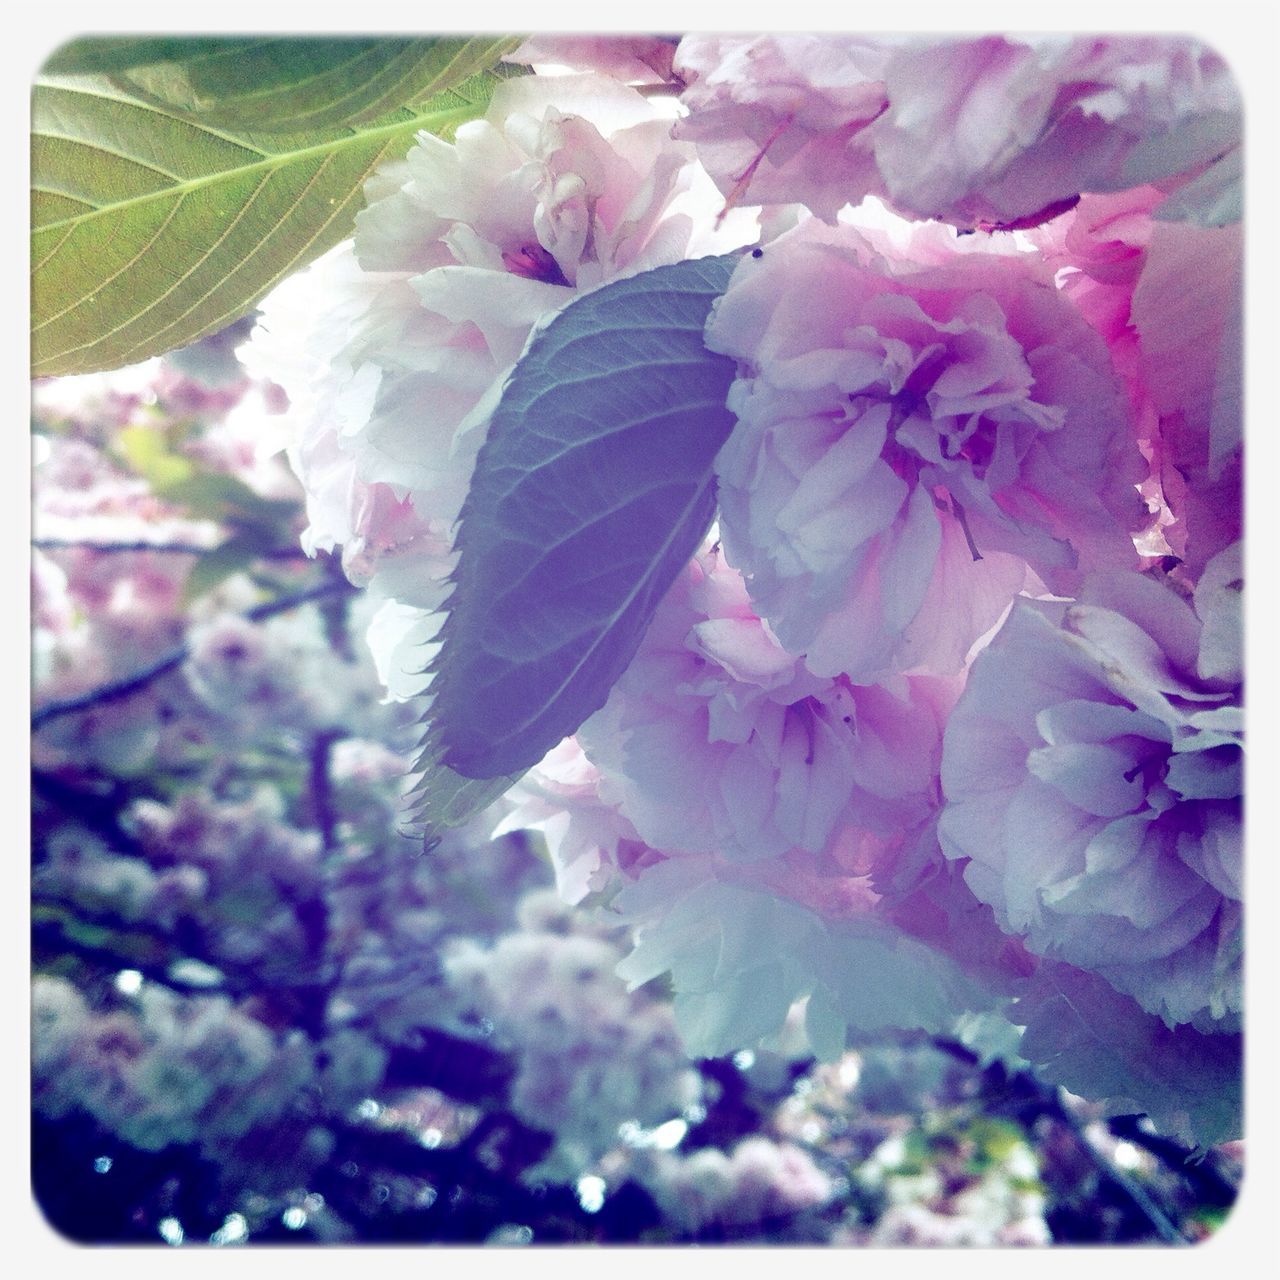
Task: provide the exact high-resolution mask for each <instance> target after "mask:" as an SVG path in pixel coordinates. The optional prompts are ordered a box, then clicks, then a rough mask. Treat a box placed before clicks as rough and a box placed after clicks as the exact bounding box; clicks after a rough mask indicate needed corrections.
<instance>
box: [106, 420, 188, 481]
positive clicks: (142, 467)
mask: <svg viewBox="0 0 1280 1280" xmlns="http://www.w3.org/2000/svg"><path fill="white" fill-rule="evenodd" d="M114 447H115V450H116V452H118V453H119V454H120V456H121V457H122V458H123V459H124V461H125V462H126V463H128V465H129V466H130V467H132V468H133V470H134V471H136V472H137V473H138V475H140V476H141V477H142V478H143V479H144V480H145V481H146V482H147V483H148V484H149V485H150V486H151V487H152V489H163V488H165V487H167V486H171V485H178V484H183V483H185V482H186V481H188V480H190V479H191V478H192V477H193V476H194V475H195V474H196V468H195V464H194V463H193V462H192V461H191V459H190V458H184V457H183V456H182V454H180V453H173V452H172V451H171V450H170V448H169V442H168V440H167V439H166V438H165V435H164V433H163V432H162V431H155V430H153V429H152V428H151V427H124V428H122V429H121V430H119V431H117V432H116V435H115V440H114Z"/></svg>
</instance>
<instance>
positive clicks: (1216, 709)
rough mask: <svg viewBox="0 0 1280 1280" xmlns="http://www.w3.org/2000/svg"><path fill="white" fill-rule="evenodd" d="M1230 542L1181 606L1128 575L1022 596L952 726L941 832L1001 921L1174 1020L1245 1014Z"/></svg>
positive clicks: (977, 667)
mask: <svg viewBox="0 0 1280 1280" xmlns="http://www.w3.org/2000/svg"><path fill="white" fill-rule="evenodd" d="M1241 579H1242V568H1241V562H1240V549H1239V545H1238V544H1236V545H1234V546H1233V547H1231V548H1229V549H1228V550H1227V551H1224V552H1222V553H1220V555H1219V556H1218V557H1216V558H1215V559H1214V560H1213V561H1211V562H1210V564H1209V566H1208V567H1207V568H1206V570H1205V573H1204V576H1203V577H1202V579H1201V582H1200V585H1199V587H1198V589H1197V590H1196V593H1195V595H1194V597H1193V599H1192V600H1191V601H1187V600H1185V599H1183V598H1182V597H1181V596H1180V595H1178V594H1177V593H1176V592H1175V591H1173V590H1172V589H1171V588H1170V587H1168V586H1165V585H1162V584H1161V583H1159V582H1156V581H1154V580H1153V579H1151V578H1149V577H1146V576H1143V575H1139V574H1109V575H1096V576H1093V577H1091V578H1089V579H1088V580H1087V581H1086V583H1085V585H1084V587H1083V589H1082V590H1081V592H1080V595H1079V597H1078V599H1077V600H1076V601H1075V602H1057V601H1031V600H1027V601H1020V602H1019V603H1018V604H1017V605H1016V606H1015V607H1014V610H1013V612H1012V613H1011V615H1010V617H1009V620H1008V621H1007V622H1006V623H1005V625H1004V627H1003V628H1002V629H1001V631H1000V633H999V634H998V635H997V636H996V638H995V639H994V640H993V641H992V643H991V645H990V646H989V648H988V649H987V650H985V651H984V652H983V653H982V654H981V655H980V656H979V657H978V659H977V660H976V661H975V663H974V667H973V671H972V673H971V675H970V678H969V683H968V686H967V688H966V690H965V693H964V695H963V696H962V698H961V699H960V702H959V703H958V705H957V706H956V709H955V711H954V712H953V713H952V716H951V719H950V720H949V722H948V724H947V731H946V738H945V746H944V752H943V764H942V780H943V786H944V789H945V791H946V796H947V805H946V808H945V809H944V811H943V814H942V818H941V821H940V824H939V835H940V837H941V840H942V845H943V849H944V851H945V852H946V853H947V855H948V856H949V857H953V858H968V859H969V862H968V864H967V867H966V870H965V878H966V880H967V881H968V883H969V885H970V886H971V888H972V889H973V891H974V893H976V894H977V896H978V897H979V898H980V899H982V900H983V901H984V902H987V903H990V904H991V905H992V906H993V907H994V908H995V911H996V915H997V918H998V920H999V921H1000V923H1001V926H1002V927H1003V928H1005V929H1006V930H1007V931H1009V932H1012V933H1016V934H1019V935H1021V936H1022V937H1024V938H1025V940H1026V944H1027V946H1028V947H1029V948H1030V949H1031V950H1032V951H1034V952H1038V953H1039V954H1041V955H1046V956H1050V957H1052V958H1054V959H1061V960H1065V961H1067V962H1068V963H1070V964H1074V965H1078V966H1080V967H1081V968H1085V969H1089V970H1092V971H1094V972H1096V973H1098V974H1100V975H1101V976H1102V977H1104V978H1106V979H1107V981H1109V982H1110V983H1111V984H1112V985H1113V986H1114V987H1116V988H1117V989H1118V990H1120V991H1123V992H1126V993H1128V994H1130V995H1132V996H1133V997H1134V998H1135V999H1136V1000H1137V1001H1138V1002H1139V1003H1140V1004H1141V1005H1142V1006H1143V1008H1145V1009H1148V1010H1150V1011H1151V1012H1153V1013H1158V1014H1160V1015H1161V1016H1162V1017H1164V1018H1165V1020H1166V1021H1167V1022H1168V1023H1169V1024H1170V1025H1174V1024H1176V1023H1182V1022H1194V1023H1195V1025H1196V1026H1197V1027H1200V1028H1201V1029H1214V1028H1215V1027H1231V1026H1234V1025H1235V1024H1236V1023H1237V1022H1238V1015H1239V1012H1240V1007H1241V988H1240V951H1241V941H1242V934H1241V909H1240V901H1241V894H1242V887H1243V882H1242V868H1241V833H1240V797H1241V787H1242V720H1241V710H1240V684H1239V682H1240V678H1241V669H1240V648H1239V645H1240V629H1239V625H1240V624H1239V610H1240V589H1241Z"/></svg>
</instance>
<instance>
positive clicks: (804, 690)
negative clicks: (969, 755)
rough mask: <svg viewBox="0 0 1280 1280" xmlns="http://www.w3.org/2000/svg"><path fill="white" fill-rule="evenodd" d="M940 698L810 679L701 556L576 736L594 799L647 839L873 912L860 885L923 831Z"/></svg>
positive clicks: (795, 891)
mask: <svg viewBox="0 0 1280 1280" xmlns="http://www.w3.org/2000/svg"><path fill="white" fill-rule="evenodd" d="M952 697H953V694H952V692H951V689H950V688H949V687H948V686H946V685H944V684H942V683H941V682H937V681H930V680H925V679H919V680H907V681H902V682H900V684H899V685H898V686H897V687H896V688H894V689H889V688H884V687H880V686H867V687H858V686H854V685H851V684H850V683H849V682H848V681H847V680H845V679H829V678H826V677H819V676H815V675H813V674H812V673H811V672H809V671H807V670H806V669H805V667H804V665H803V664H802V663H801V662H800V661H799V660H798V659H797V658H796V657H795V656H794V655H792V654H790V653H788V652H787V651H786V650H784V649H783V648H782V647H781V646H780V645H779V644H778V642H777V640H776V639H775V638H774V637H773V635H772V634H771V632H770V631H769V629H768V627H767V626H766V625H765V624H764V623H762V622H761V621H760V619H759V618H757V617H756V616H755V615H754V614H753V613H752V611H751V605H750V602H749V600H748V599H747V594H746V590H745V588H744V586H743V583H742V580H741V578H740V577H739V575H738V574H736V573H734V572H733V571H732V570H731V569H729V568H728V567H727V565H726V564H725V563H724V560H723V559H722V557H721V556H720V555H719V554H718V553H717V552H715V551H712V552H708V553H706V554H704V555H702V556H699V557H698V558H696V559H695V560H694V562H693V563H692V564H691V565H690V566H689V568H688V570H686V572H685V573H684V574H683V575H682V577H681V578H680V579H679V580H678V581H677V583H676V585H675V586H674V587H673V588H672V590H671V591H670V593H669V594H668V595H667V597H666V598H665V599H664V601H663V603H662V605H661V606H660V607H659V610H658V613H657V615H656V616H655V618H654V620H653V623H652V624H651V626H650V628H649V631H648V632H647V634H646V636H645V639H644V641H643V643H642V645H641V648H640V651H639V653H638V654H637V655H636V657H635V659H634V660H633V661H632V663H631V665H630V667H628V669H627V671H626V672H625V673H624V674H623V676H622V678H621V679H620V680H619V682H618V683H617V685H616V686H615V687H614V689H613V691H612V693H611V694H610V696H609V700H608V702H607V703H606V704H605V706H604V707H603V708H602V709H601V710H600V711H598V712H597V713H596V714H595V715H593V716H592V717H590V718H589V719H588V720H587V722H586V723H585V724H584V725H583V726H582V728H581V730H580V731H579V733H578V735H577V736H578V742H579V743H580V744H581V746H582V748H583V750H584V752H585V753H586V756H587V758H588V759H589V760H590V761H591V763H592V764H593V765H594V766H595V767H596V768H597V769H598V770H599V781H598V784H597V786H598V792H599V795H600V797H601V799H602V800H604V801H605V802H607V803H610V804H613V805H616V807H617V809H618V811H619V813H620V814H621V815H622V817H624V818H625V819H626V820H627V821H629V822H630V823H631V825H632V826H633V827H634V829H635V832H636V834H637V835H638V836H639V838H640V840H641V841H643V842H644V844H646V845H648V846H649V847H650V848H652V849H655V850H660V851H661V852H662V853H663V854H666V855H670V856H675V855H692V854H712V855H715V856H716V858H717V860H719V861H723V862H724V863H726V864H729V865H731V866H737V867H747V868H750V870H751V873H752V874H751V877H750V878H751V879H752V880H753V881H760V882H761V883H765V882H767V883H768V884H769V885H771V886H773V887H775V888H777V890H778V891H779V892H781V893H783V894H785V895H787V896H799V897H800V898H801V899H802V900H804V901H806V902H807V903H808V904H809V905H810V906H813V907H814V908H815V909H818V910H826V911H829V912H830V913H832V914H843V913H846V912H847V911H850V910H853V911H856V910H866V909H867V908H868V907H869V906H870V905H872V903H873V902H874V900H875V894H874V893H872V892H870V890H869V882H868V881H867V877H868V876H869V875H870V874H871V873H872V872H873V871H876V870H880V869H881V868H883V867H885V866H886V865H887V864H891V863H892V861H893V860H894V859H895V858H896V857H897V856H899V854H900V853H901V851H902V850H903V849H904V848H911V847H912V844H913V841H914V840H915V839H918V838H919V837H920V833H921V831H922V829H924V828H925V827H927V824H928V822H929V819H930V818H931V817H932V815H933V812H934V809H935V807H936V804H937V801H938V791H937V775H936V770H937V762H938V758H939V757H938V751H939V746H940V741H941V726H942V722H943V720H944V718H945V716H946V712H947V710H948V709H949V707H950V703H951V700H952ZM850 894H852V897H850Z"/></svg>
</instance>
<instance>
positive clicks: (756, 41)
mask: <svg viewBox="0 0 1280 1280" xmlns="http://www.w3.org/2000/svg"><path fill="white" fill-rule="evenodd" d="M675 68H676V71H677V73H679V74H681V75H683V76H684V77H685V79H686V81H687V82H688V85H689V87H688V89H687V90H686V92H685V94H684V101H685V103H686V105H687V106H688V108H689V113H690V114H689V119H688V121H687V122H686V123H685V124H684V125H682V126H681V128H680V130H679V135H680V136H681V137H686V138H690V139H692V140H694V141H696V142H697V144H698V148H699V155H700V156H701V158H702V161H703V163H704V164H705V165H706V166H707V168H708V169H709V170H710V171H711V173H712V175H713V176H714V177H715V179H716V182H717V184H718V185H719V186H720V189H721V190H722V191H723V192H724V193H725V194H726V195H727V196H729V198H730V200H731V201H732V202H737V203H787V202H790V201H796V200H798V201H802V202H803V203H805V204H807V205H808V206H809V208H810V209H812V210H813V211H814V212H815V213H816V214H818V215H819V216H820V217H823V218H825V219H826V220H828V221H834V219H835V215H836V213H837V211H838V210H839V209H840V208H841V206H842V205H844V204H846V203H850V204H857V203H858V202H859V201H860V200H862V198H863V197H864V196H867V195H880V196H887V198H888V199H890V200H891V201H892V202H893V203H894V204H895V205H896V206H897V207H899V208H901V209H903V210H909V211H911V212H913V213H915V214H918V215H921V216H923V217H926V218H938V219H942V220H944V221H947V222H951V223H954V224H955V225H957V226H966V227H972V226H975V225H996V226H1011V225H1034V224H1035V223H1037V222H1041V221H1044V220H1045V219H1046V218H1048V217H1051V216H1053V214H1054V213H1055V212H1059V211H1060V210H1061V208H1063V207H1065V206H1066V205H1068V204H1069V203H1070V202H1071V201H1073V200H1074V199H1075V198H1076V197H1077V196H1078V195H1079V194H1080V193H1082V192H1089V191H1093V192H1098V191H1118V190H1123V189H1125V188H1129V187H1135V186H1139V185H1141V184H1142V183H1146V182H1156V181H1165V180H1172V179H1176V178H1181V177H1183V176H1189V175H1193V174H1195V173H1197V172H1198V171H1199V170H1200V169H1202V168H1204V167H1205V166H1206V165H1208V164H1209V163H1210V162H1212V161H1214V160H1216V159H1217V158H1218V157H1219V156H1220V155H1221V154H1222V153H1223V152H1226V151H1229V150H1230V149H1231V148H1232V147H1233V146H1235V145H1236V144H1237V143H1238V141H1239V133H1240V102H1239V95H1238V92H1237V90H1236V87H1235V84H1234V82H1233V80H1232V78H1231V75H1230V73H1229V71H1228V70H1227V68H1226V65H1225V64H1224V63H1223V61H1222V59H1221V58H1219V57H1218V56H1217V55H1216V54H1215V53H1213V52H1212V51H1211V50H1209V49H1206V48H1205V47H1204V46H1202V45H1200V44H1198V43H1196V42H1195V41H1193V40H1189V39H1187V38H1185V37H1166V36H1150V37H1135V36H1115V37H1105V36H1079V37H1063V36H1044V35H1038V36H1027V37H1017V36H980V37H928V38H920V37H911V38H904V37H875V38H854V37H831V36H789V35H783V36H759V37H754V38H752V37H707V36H688V37H686V38H685V39H684V40H683V41H681V44H680V47H679V49H678V51H677V55H676V61H675Z"/></svg>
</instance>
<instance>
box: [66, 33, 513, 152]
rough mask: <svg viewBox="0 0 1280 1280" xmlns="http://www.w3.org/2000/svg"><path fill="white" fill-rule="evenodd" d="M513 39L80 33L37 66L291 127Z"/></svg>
mask: <svg viewBox="0 0 1280 1280" xmlns="http://www.w3.org/2000/svg"><path fill="white" fill-rule="evenodd" d="M518 43H519V37H516V36H478V37H472V38H464V37H454V38H450V39H440V38H431V37H419V38H405V37H400V38H394V37H356V38H352V37H347V38H341V37H338V38H333V37H330V38H299V37H296V36H255V37H248V38H246V37H230V38H228V37H211V36H197V37H192V38H190V39H187V40H157V39H136V38H129V37H105V38H88V39H83V40H77V41H74V42H73V43H72V44H71V45H68V46H65V47H64V48H63V49H60V50H59V51H58V52H57V53H56V54H55V55H54V56H53V57H52V58H51V59H50V60H49V63H48V64H47V66H46V72H48V73H60V74H68V73H70V74H84V73H96V72H106V73H108V74H110V75H111V77H112V80H113V82H114V84H115V85H116V87H117V88H119V89H121V90H123V91H124V92H125V93H128V94H130V95H131V96H133V97H136V98H141V99H144V100H147V101H149V102H152V103H155V104H156V105H158V106H162V107H167V108H170V109H173V110H175V111H178V112H180V113H182V114H184V115H189V116H193V117H196V118H198V120H199V122H200V123H202V124H206V125H218V126H224V127H232V128H235V127H243V128H247V129H252V130H254V131H255V132H258V133H263V132H285V133H301V132H305V131H308V130H312V129H324V128H329V127H333V126H338V125H353V124H360V123H362V122H365V121H369V120H374V119H377V118H378V117H379V116H382V115H385V114H387V113H388V112H390V111H395V110H396V109H397V108H399V107H405V106H413V105H414V104H416V103H419V102H424V101H426V100H427V99H428V98H431V97H433V96H434V95H436V94H440V93H443V92H445V91H446V90H448V89H451V88H453V87H454V86H455V85H458V84H461V83H462V82H463V81H464V80H466V79H468V78H469V77H470V76H472V75H475V74H476V73H477V72H480V71H484V70H486V69H487V68H488V67H490V66H492V65H493V64H494V63H495V62H496V61H497V60H498V59H499V58H500V57H502V56H503V55H504V54H506V53H509V52H510V51H511V50H512V49H513V48H515V46H516V45H517V44H518Z"/></svg>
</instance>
